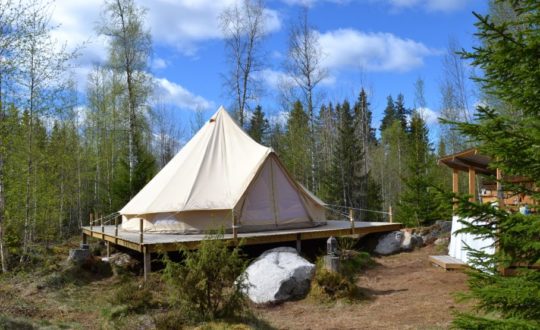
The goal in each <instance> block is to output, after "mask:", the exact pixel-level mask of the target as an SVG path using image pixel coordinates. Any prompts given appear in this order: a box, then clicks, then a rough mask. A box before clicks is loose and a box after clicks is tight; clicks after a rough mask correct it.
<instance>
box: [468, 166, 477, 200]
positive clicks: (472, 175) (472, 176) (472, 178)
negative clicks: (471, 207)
mask: <svg viewBox="0 0 540 330" xmlns="http://www.w3.org/2000/svg"><path fill="white" fill-rule="evenodd" d="M469 195H471V197H470V198H469V201H471V202H475V201H476V171H475V170H474V169H473V168H469Z"/></svg>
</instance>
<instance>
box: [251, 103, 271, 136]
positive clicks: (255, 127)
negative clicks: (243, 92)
mask: <svg viewBox="0 0 540 330" xmlns="http://www.w3.org/2000/svg"><path fill="white" fill-rule="evenodd" d="M269 129H270V125H269V124H268V120H267V119H266V118H265V117H264V112H263V111H262V107H261V106H260V105H258V106H257V107H256V108H255V111H254V112H253V115H252V116H251V120H250V122H249V128H248V134H249V135H250V136H251V137H252V138H253V140H255V141H257V142H258V143H262V144H266V143H267V139H266V135H267V134H268V130H269Z"/></svg>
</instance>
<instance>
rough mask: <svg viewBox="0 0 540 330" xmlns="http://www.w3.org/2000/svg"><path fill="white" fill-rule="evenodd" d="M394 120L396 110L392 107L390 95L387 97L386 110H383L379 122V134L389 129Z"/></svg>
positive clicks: (392, 100) (392, 102) (392, 101)
mask: <svg viewBox="0 0 540 330" xmlns="http://www.w3.org/2000/svg"><path fill="white" fill-rule="evenodd" d="M395 120H396V109H395V105H394V99H393V98H392V95H388V97H387V98H386V108H384V116H383V119H382V121H381V127H380V130H381V132H382V131H384V130H385V129H387V128H388V127H390V126H391V125H392V123H393V122H394V121H395Z"/></svg>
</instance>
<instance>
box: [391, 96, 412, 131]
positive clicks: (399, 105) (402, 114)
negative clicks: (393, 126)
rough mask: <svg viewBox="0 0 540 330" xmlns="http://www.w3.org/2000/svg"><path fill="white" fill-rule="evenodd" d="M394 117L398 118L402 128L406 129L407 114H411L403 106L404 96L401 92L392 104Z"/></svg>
mask: <svg viewBox="0 0 540 330" xmlns="http://www.w3.org/2000/svg"><path fill="white" fill-rule="evenodd" d="M394 109H395V116H396V117H395V119H396V120H399V122H400V123H401V127H402V128H403V130H406V129H407V116H408V115H410V114H411V111H410V110H409V109H407V108H406V107H405V98H404V97H403V94H401V93H399V94H398V96H397V99H396V103H395V104H394Z"/></svg>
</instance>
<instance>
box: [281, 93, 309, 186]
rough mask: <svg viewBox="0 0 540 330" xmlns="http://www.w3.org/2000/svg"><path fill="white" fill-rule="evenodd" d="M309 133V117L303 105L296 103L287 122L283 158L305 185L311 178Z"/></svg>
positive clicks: (294, 174) (296, 177) (290, 169)
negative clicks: (307, 142)
mask: <svg viewBox="0 0 540 330" xmlns="http://www.w3.org/2000/svg"><path fill="white" fill-rule="evenodd" d="M309 132H310V129H309V116H308V114H307V113H306V112H305V111H304V108H303V106H302V103H301V102H300V101H296V102H295V103H294V106H293V108H292V111H291V112H290V113H289V119H288V120H287V128H286V132H285V134H284V137H283V148H282V153H281V156H282V159H283V162H284V163H285V165H287V168H288V169H289V171H290V172H291V174H292V175H293V176H294V178H295V179H296V180H298V181H300V182H301V183H302V184H303V185H307V184H308V183H309V178H310V168H311V166H310V164H311V163H310V159H311V158H310V153H309V149H308V148H306V137H308V136H309Z"/></svg>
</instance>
